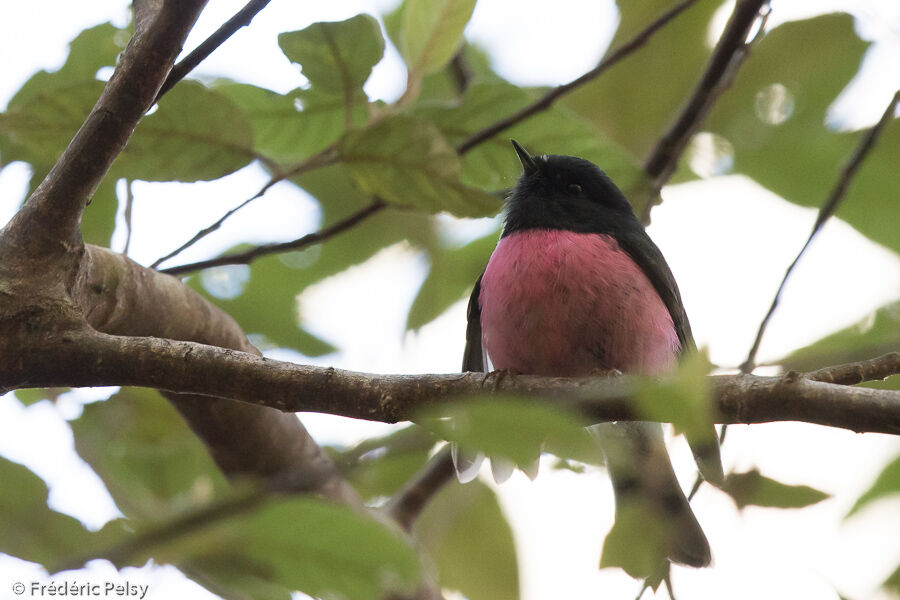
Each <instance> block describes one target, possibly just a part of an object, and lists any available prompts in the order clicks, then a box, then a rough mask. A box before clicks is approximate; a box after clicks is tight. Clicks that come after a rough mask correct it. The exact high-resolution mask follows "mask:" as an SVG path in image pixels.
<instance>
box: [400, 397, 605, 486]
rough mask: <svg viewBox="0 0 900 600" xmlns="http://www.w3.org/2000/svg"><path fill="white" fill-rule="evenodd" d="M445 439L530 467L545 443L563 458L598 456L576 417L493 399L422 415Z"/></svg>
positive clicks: (545, 406) (511, 400) (421, 420)
mask: <svg viewBox="0 0 900 600" xmlns="http://www.w3.org/2000/svg"><path fill="white" fill-rule="evenodd" d="M416 421H417V422H418V423H419V424H421V425H422V426H424V427H427V428H428V429H430V430H432V431H434V432H435V433H436V434H437V435H439V436H441V437H442V438H443V439H445V440H449V441H454V442H458V443H459V445H460V446H462V447H464V448H466V449H469V450H480V451H482V452H484V453H485V454H487V455H488V456H502V457H504V458H508V459H509V460H511V461H513V462H514V463H516V465H518V466H520V467H522V468H525V469H528V468H529V467H530V466H531V465H532V463H533V462H534V461H535V460H536V459H537V458H538V457H540V455H541V448H542V446H543V444H544V443H545V442H546V444H547V445H548V446H551V445H552V447H553V449H554V453H558V455H559V456H561V457H563V458H567V457H573V458H575V459H577V460H581V457H583V456H586V455H590V454H591V453H593V454H596V453H597V452H596V450H595V446H594V443H593V441H592V440H591V439H590V436H589V435H588V433H587V431H586V430H585V428H584V423H582V422H580V421H579V420H578V419H577V418H576V417H575V416H574V415H573V414H571V413H566V412H564V411H562V410H560V409H559V408H556V407H553V406H550V405H548V404H546V403H540V402H537V401H533V400H525V399H521V398H512V397H504V396H498V395H493V396H490V397H487V398H480V399H472V400H467V401H466V402H459V403H456V404H453V405H448V406H440V407H433V408H430V409H428V410H426V411H423V413H422V414H421V415H419V418H417V420H416Z"/></svg>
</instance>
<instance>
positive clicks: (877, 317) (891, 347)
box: [778, 301, 900, 389]
mask: <svg viewBox="0 0 900 600" xmlns="http://www.w3.org/2000/svg"><path fill="white" fill-rule="evenodd" d="M897 348H900V301H898V302H892V303H890V304H887V305H885V306H882V307H881V308H879V309H878V310H877V311H875V312H873V313H872V314H870V315H868V316H866V317H864V318H863V319H862V320H861V321H860V322H859V323H856V324H854V325H851V326H850V327H847V328H844V329H842V330H840V331H837V332H835V333H832V334H831V335H829V336H827V337H824V338H822V339H821V340H818V341H817V342H814V343H812V344H810V345H809V346H806V347H805V348H801V349H799V350H796V351H794V352H792V353H791V354H789V355H788V356H787V357H785V358H782V359H781V360H779V361H778V364H780V365H781V366H782V367H784V368H785V369H793V370H795V371H814V370H816V369H820V368H822V367H826V366H829V365H839V364H842V363H849V362H857V361H861V360H866V359H869V358H874V357H876V356H880V355H881V354H885V353H887V352H892V351H895V350H896V349H897ZM896 379H898V378H897V377H892V378H889V379H888V380H887V381H885V382H876V385H877V386H878V387H890V388H892V389H897V386H898V385H900V381H895V380H896Z"/></svg>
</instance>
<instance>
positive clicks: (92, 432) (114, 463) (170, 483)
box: [71, 388, 227, 519]
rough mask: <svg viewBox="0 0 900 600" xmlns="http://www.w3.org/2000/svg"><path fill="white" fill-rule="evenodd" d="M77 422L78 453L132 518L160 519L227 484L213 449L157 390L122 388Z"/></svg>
mask: <svg viewBox="0 0 900 600" xmlns="http://www.w3.org/2000/svg"><path fill="white" fill-rule="evenodd" d="M71 425H72V431H73V433H74V435H75V449H76V450H77V451H78V454H79V455H81V457H82V458H83V459H84V460H85V461H87V463H88V464H90V465H91V467H93V469H94V470H95V471H96V472H97V474H98V475H99V476H100V478H101V479H103V482H104V483H105V484H106V487H107V489H108V490H109V491H110V493H111V494H112V496H113V498H114V499H115V501H116V505H117V506H118V507H119V509H120V510H122V512H123V513H125V515H126V516H128V517H134V518H138V519H140V518H145V519H156V518H159V516H160V515H165V514H171V513H173V512H174V511H177V510H179V509H183V508H186V507H189V506H194V505H196V504H199V503H201V502H202V501H206V500H209V499H210V498H211V497H213V496H215V495H218V494H221V493H222V492H223V491H224V490H225V489H226V488H227V483H226V481H225V478H224V477H223V475H222V473H221V471H219V470H218V468H217V467H216V465H215V464H214V463H213V461H212V458H211V457H210V455H209V451H208V450H207V449H206V447H205V446H204V445H203V443H202V442H201V441H200V440H199V439H198V438H197V436H196V434H194V433H193V432H192V431H191V430H190V428H188V426H187V424H186V423H185V421H184V418H182V417H181V415H179V414H178V412H177V411H176V410H175V409H174V408H173V407H172V405H171V404H169V402H167V401H166V400H165V399H164V398H162V397H161V396H160V395H159V393H158V392H156V391H154V390H148V389H139V388H122V390H121V391H120V392H119V393H117V394H115V395H114V396H112V397H111V398H110V399H109V400H107V401H105V402H95V403H93V404H89V405H87V406H85V407H84V412H83V413H82V415H81V416H80V417H79V418H78V419H76V420H74V421H72V423H71Z"/></svg>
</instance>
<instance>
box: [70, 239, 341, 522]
mask: <svg viewBox="0 0 900 600" xmlns="http://www.w3.org/2000/svg"><path fill="white" fill-rule="evenodd" d="M73 297H74V298H73V299H74V301H75V302H76V304H77V305H78V306H79V307H80V308H81V310H82V313H83V314H84V317H85V319H86V320H87V323H88V324H89V325H90V326H91V327H93V328H94V329H96V330H98V331H102V332H105V333H109V334H115V335H122V336H149V335H152V336H156V337H164V338H171V339H177V340H187V341H193V342H200V343H203V344H210V345H214V346H220V347H222V348H231V349H234V350H239V351H241V352H246V353H249V354H250V355H255V354H258V351H257V350H256V349H255V348H254V347H253V346H252V345H251V344H250V342H249V341H248V340H247V338H246V336H245V335H244V333H243V332H242V331H241V329H240V327H239V326H238V324H237V323H236V322H235V321H234V320H233V319H232V318H231V317H230V316H228V315H227V314H226V313H224V312H222V311H221V310H219V309H218V308H216V307H215V306H213V305H212V304H210V303H209V302H208V301H206V300H205V299H204V298H203V297H201V296H200V295H199V294H197V293H196V292H194V291H193V290H191V289H190V288H188V287H187V286H185V285H184V284H183V283H182V282H181V281H179V280H178V279H176V278H174V277H171V276H169V275H164V274H162V273H158V272H156V271H152V270H149V269H145V268H144V267H142V266H140V265H138V264H137V263H135V262H133V261H131V260H130V259H128V258H126V257H124V256H122V255H120V254H117V253H114V252H112V251H110V250H107V249H106V248H99V247H96V246H90V245H89V246H87V253H86V255H85V260H84V268H83V269H82V271H81V277H80V278H79V279H78V281H77V285H76V286H75V289H74V291H73ZM121 339H128V338H121ZM85 360H92V359H85ZM170 389H171V388H170ZM178 391H190V390H172V391H170V392H164V393H165V395H166V396H167V397H168V398H169V400H171V401H172V403H173V404H174V405H175V407H176V408H177V409H178V410H179V411H180V412H181V413H182V414H183V415H184V416H185V418H186V419H187V421H188V423H189V424H190V426H191V428H192V429H193V430H194V431H195V432H196V433H197V435H198V436H200V438H201V439H203V440H204V442H205V443H206V445H207V446H208V447H209V449H210V452H211V454H212V456H213V458H214V459H215V460H216V463H217V464H218V465H219V467H220V468H221V469H222V470H223V471H224V472H225V473H226V474H228V475H230V476H236V475H247V474H249V475H253V476H256V477H266V478H268V479H269V480H270V481H271V480H273V479H277V480H282V481H290V482H291V483H292V485H293V486H295V487H296V488H304V487H307V486H309V484H310V482H316V484H317V485H321V488H320V490H319V491H320V492H322V493H323V494H325V495H328V496H331V497H333V498H336V499H341V500H343V501H345V502H348V503H350V504H351V505H359V499H358V497H357V496H356V493H355V492H354V491H353V490H352V488H350V486H349V485H348V484H347V483H346V482H345V481H344V480H343V479H342V478H341V477H340V476H339V474H338V473H337V472H336V470H335V469H334V468H333V465H332V464H331V461H330V460H328V458H327V457H325V455H324V454H322V451H321V449H320V448H319V447H318V446H317V445H316V443H315V442H314V441H313V439H312V438H311V437H310V435H309V433H308V432H307V431H306V429H305V428H304V427H303V425H302V423H300V421H299V420H298V419H297V418H296V416H294V415H291V414H285V413H283V412H280V411H277V410H272V409H270V408H266V407H264V406H258V405H254V404H252V403H251V404H247V403H238V402H233V401H231V400H228V399H224V398H209V397H200V396H194V395H189V394H180V393H174V392H178ZM260 393H262V392H260Z"/></svg>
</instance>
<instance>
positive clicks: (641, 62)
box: [519, 0, 743, 179]
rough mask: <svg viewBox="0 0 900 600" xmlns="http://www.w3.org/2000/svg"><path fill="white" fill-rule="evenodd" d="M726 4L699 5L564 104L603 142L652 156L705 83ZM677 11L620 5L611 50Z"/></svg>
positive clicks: (666, 5) (705, 1) (650, 1)
mask: <svg viewBox="0 0 900 600" xmlns="http://www.w3.org/2000/svg"><path fill="white" fill-rule="evenodd" d="M721 4H722V2H721V0H700V1H699V2H697V3H696V4H694V5H693V6H691V7H690V8H689V9H688V10H686V11H685V12H683V13H682V14H680V15H678V16H677V17H676V18H675V19H674V20H672V21H671V22H670V23H668V24H667V25H666V26H665V27H663V28H662V29H661V30H659V31H658V32H657V33H656V34H654V35H653V38H652V39H651V40H650V41H649V42H648V43H647V45H646V46H644V47H643V48H640V49H639V50H637V51H636V52H635V53H633V54H631V55H630V56H628V57H627V58H626V59H624V60H622V61H621V62H619V63H617V64H616V65H615V66H613V67H612V68H610V69H609V70H608V71H606V72H604V73H603V74H602V75H601V76H600V77H598V78H597V79H595V80H593V81H592V82H590V83H588V84H586V85H584V86H582V87H580V88H579V89H577V90H576V91H574V92H573V93H572V94H570V95H568V96H566V97H565V98H563V99H562V100H561V102H562V103H563V104H564V105H565V106H568V107H570V108H572V109H574V110H575V111H576V112H577V113H578V114H580V115H582V116H583V117H585V118H587V119H588V120H590V121H591V122H592V123H593V124H594V125H595V127H596V128H597V129H598V130H599V131H600V133H601V135H602V136H603V137H604V139H607V140H609V141H611V142H614V143H616V144H618V145H619V146H621V147H623V148H626V149H627V150H628V151H629V152H630V153H631V155H632V156H639V157H644V156H647V155H648V154H649V152H650V149H651V148H652V147H653V145H654V144H655V143H656V141H657V139H658V138H659V136H660V135H661V134H662V132H663V131H665V129H666V128H667V127H668V126H669V125H670V124H671V122H672V118H673V115H675V114H677V112H678V109H679V108H680V107H681V106H682V104H683V103H684V102H685V99H686V98H687V97H688V95H689V94H690V93H691V90H692V89H693V88H694V86H695V85H696V84H697V82H698V81H699V80H700V76H701V74H702V73H703V69H704V68H705V64H706V61H707V59H708V58H709V55H710V48H709V46H707V44H706V32H707V29H708V27H709V22H710V19H711V18H712V16H713V14H714V13H715V11H716V10H717V9H718V8H719V6H720V5H721ZM672 6H673V3H672V1H671V0H644V1H642V2H619V3H618V7H619V15H620V18H621V21H620V23H619V28H618V30H617V31H616V35H615V37H614V39H613V41H612V44H611V45H610V48H611V49H614V48H617V47H618V46H620V45H621V44H623V43H625V42H626V41H628V40H630V39H631V38H632V37H633V36H634V35H635V34H637V33H638V32H639V31H641V30H643V29H644V28H646V27H647V26H648V25H649V24H650V23H652V22H653V21H655V20H656V19H657V18H658V17H659V16H660V15H661V14H662V13H663V12H665V11H667V10H669V9H671V8H672ZM742 76H743V75H742V73H739V74H738V78H739V79H740V77H742ZM519 141H520V142H522V143H527V141H523V140H519ZM614 179H615V178H614Z"/></svg>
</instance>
